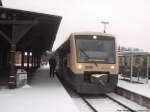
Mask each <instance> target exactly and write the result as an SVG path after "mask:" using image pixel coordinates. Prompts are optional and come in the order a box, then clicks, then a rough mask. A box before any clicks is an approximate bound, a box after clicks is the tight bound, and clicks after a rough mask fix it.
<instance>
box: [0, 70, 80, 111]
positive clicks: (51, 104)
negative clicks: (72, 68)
mask: <svg viewBox="0 0 150 112" xmlns="http://www.w3.org/2000/svg"><path fill="white" fill-rule="evenodd" d="M0 111H1V112H79V110H78V109H77V107H76V106H75V104H74V102H73V101H72V99H71V98H70V96H69V94H68V93H67V91H66V90H65V89H64V87H63V86H62V84H61V83H60V82H59V80H58V79H57V78H56V77H55V78H50V77H49V69H48V68H41V69H39V70H37V72H36V73H35V75H34V77H33V80H32V82H31V84H30V85H25V86H24V87H22V88H18V89H14V90H10V89H1V90H0Z"/></svg>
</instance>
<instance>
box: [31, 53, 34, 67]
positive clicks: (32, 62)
mask: <svg viewBox="0 0 150 112" xmlns="http://www.w3.org/2000/svg"><path fill="white" fill-rule="evenodd" d="M31 57H32V58H31V60H32V61H31V66H32V68H34V65H33V64H34V59H33V58H34V57H33V53H32V56H31Z"/></svg>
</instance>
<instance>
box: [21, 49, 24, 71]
mask: <svg viewBox="0 0 150 112" xmlns="http://www.w3.org/2000/svg"><path fill="white" fill-rule="evenodd" d="M24 53H25V52H24V50H22V52H21V69H24Z"/></svg>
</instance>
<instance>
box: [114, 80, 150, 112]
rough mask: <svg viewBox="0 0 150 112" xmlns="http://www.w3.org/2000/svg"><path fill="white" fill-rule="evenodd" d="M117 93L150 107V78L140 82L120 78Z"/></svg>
mask: <svg viewBox="0 0 150 112" xmlns="http://www.w3.org/2000/svg"><path fill="white" fill-rule="evenodd" d="M117 93H118V94H120V95H122V96H124V97H126V98H128V99H130V100H132V101H134V102H136V103H138V104H140V105H142V106H146V107H147V108H149V109H150V80H149V81H148V83H147V84H140V83H131V82H129V81H125V80H120V79H119V80H118V85H117Z"/></svg>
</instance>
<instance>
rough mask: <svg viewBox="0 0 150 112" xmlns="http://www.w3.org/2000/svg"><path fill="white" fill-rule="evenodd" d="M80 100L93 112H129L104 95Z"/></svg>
mask: <svg viewBox="0 0 150 112" xmlns="http://www.w3.org/2000/svg"><path fill="white" fill-rule="evenodd" d="M82 99H83V100H84V101H85V103H86V104H88V105H90V106H91V107H92V108H93V112H120V111H126V112H131V110H129V109H128V108H126V107H125V106H123V105H121V104H118V103H117V102H115V101H113V100H112V99H110V98H109V97H107V96H106V95H99V96H82Z"/></svg>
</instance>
